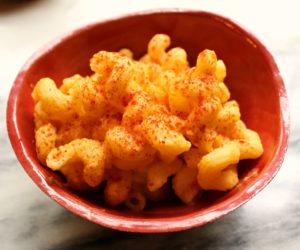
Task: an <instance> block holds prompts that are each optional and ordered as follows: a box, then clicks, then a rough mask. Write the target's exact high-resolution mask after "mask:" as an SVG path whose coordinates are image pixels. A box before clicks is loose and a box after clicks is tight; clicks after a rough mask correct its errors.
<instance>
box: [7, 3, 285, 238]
mask: <svg viewBox="0 0 300 250" xmlns="http://www.w3.org/2000/svg"><path fill="white" fill-rule="evenodd" d="M152 14H185V15H202V16H207V17H209V18H213V19H216V20H217V21H219V22H222V23H223V24H224V25H226V26H228V27H229V28H231V29H233V30H235V31H238V32H239V33H242V34H243V35H245V36H246V37H247V38H249V39H250V40H251V42H253V43H254V44H255V45H256V46H257V47H259V50H260V51H261V53H262V54H263V55H264V57H265V58H266V60H267V61H268V64H269V66H270V68H271V70H272V73H273V75H274V76H275V79H276V87H277V89H278V93H279V108H280V115H281V118H282V119H281V123H280V138H279V142H278V147H277V149H276V153H275V157H274V158H273V159H272V160H271V162H270V163H269V165H270V166H271V167H270V169H269V171H268V173H267V174H266V175H264V176H263V177H262V178H261V179H260V180H259V181H257V182H256V183H255V185H254V186H253V185H252V186H250V187H249V188H248V189H247V190H245V192H243V193H242V195H240V196H239V197H237V198H235V199H234V200H233V201H231V202H230V203H228V202H227V203H226V202H224V204H223V205H222V206H219V207H218V208H217V209H212V210H211V211H209V212H208V213H206V214H205V215H201V214H200V213H193V215H192V216H189V215H187V216H179V217H175V218H170V219H165V220H164V221H161V220H160V219H159V218H158V219H156V218H155V219H152V218H151V219H150V220H149V221H148V220H147V219H135V218H130V217H125V216H124V217H122V216H117V215H112V214H107V213H106V211H105V209H102V210H97V211H94V210H93V209H91V208H86V206H84V205H83V204H78V203H76V202H75V201H73V200H70V199H68V198H65V197H63V196H62V195H61V194H59V193H58V192H56V190H54V189H53V188H52V187H51V186H50V185H49V184H48V183H47V181H46V180H45V179H44V178H43V176H42V174H41V173H40V172H39V171H38V169H35V167H34V163H33V161H32V160H31V159H30V157H29V156H28V154H27V150H26V148H25V146H24V144H23V143H22V138H21V137H20V132H19V128H18V122H17V121H18V117H17V115H16V114H17V112H16V110H17V103H18V98H19V97H18V93H19V90H20V89H21V86H22V83H23V78H24V76H25V72H26V71H27V70H28V69H29V68H30V67H31V65H32V64H33V63H34V62H35V61H36V60H37V59H39V58H40V57H42V56H43V55H44V54H45V53H47V52H49V51H50V50H52V49H54V48H55V47H56V46H57V45H59V44H60V43H61V42H64V41H66V40H67V39H69V38H70V37H72V36H75V35H77V34H79V33H81V32H84V31H86V30H89V29H92V28H94V27H96V26H98V25H101V24H105V23H109V22H113V21H117V20H121V19H124V18H130V17H133V16H148V15H152ZM6 123H7V131H8V135H9V138H10V142H11V144H12V147H13V150H14V152H15V154H16V156H17V158H18V160H19V162H20V163H21V165H22V167H23V168H24V170H25V171H26V172H27V174H28V175H29V176H30V177H31V178H32V180H33V181H34V182H35V183H36V184H37V185H38V187H39V188H40V189H41V190H42V191H43V192H44V193H46V194H47V195H48V196H49V197H50V198H52V199H53V200H55V201H56V202H57V203H59V204H60V205H62V206H63V207H65V208H66V209H67V210H69V211H71V212H73V213H75V214H77V215H79V216H81V217H83V218H85V219H87V220H89V221H92V222H94V223H97V224H99V225H102V226H105V227H108V228H112V229H116V230H121V231H127V232H143V233H161V232H174V231H180V230H185V229H189V228H192V227H196V226H201V225H204V224H206V223H208V222H211V221H214V220H216V219H218V218H219V217H221V216H223V215H225V214H228V213H229V212H231V211H233V210H235V209H236V208H238V207H240V206H241V205H243V204H244V203H246V202H247V201H249V200H250V199H251V198H252V197H253V196H255V195H256V194H257V193H258V192H260V191H261V190H262V189H263V188H264V187H265V186H266V185H267V184H268V183H269V182H270V181H271V180H272V179H273V178H274V177H275V175H276V174H277V172H278V171H279V169H280V167H281V165H282V162H283V159H284V156H285V152H286V150H287V147H288V137H289V130H290V115H289V108H288V99H287V94H286V90H285V86H284V82H283V79H282V77H281V75H280V73H279V70H278V67H277V65H276V63H275V60H274V58H273V57H272V55H271V54H270V52H269V51H268V50H267V48H266V47H265V46H264V45H263V44H262V43H261V42H260V41H259V40H258V38H256V37H255V36H254V35H253V34H252V33H251V32H249V31H248V30H247V29H246V28H245V27H243V26H242V25H240V24H238V23H237V22H236V21H233V20H232V19H230V18H228V17H225V16H223V15H220V14H215V13H213V12H210V11H202V10H190V9H185V8H163V9H151V10H145V11H138V12H132V13H128V14H125V15H120V16H117V17H113V18H109V19H105V20H102V21H97V22H93V23H90V24H87V25H83V26H81V27H79V28H77V29H75V30H72V31H69V32H66V33H64V34H63V35H60V36H58V37H57V38H55V39H54V40H52V41H50V42H48V43H46V44H45V45H44V46H42V47H41V48H39V49H38V50H37V51H36V52H35V53H34V54H33V55H32V56H31V57H30V58H29V59H28V60H27V62H26V63H25V64H24V65H23V67H22V68H21V70H20V71H19V73H18V75H17V77H16V79H15V81H14V83H13V85H12V88H11V91H10V94H9V98H8V102H7V113H6Z"/></svg>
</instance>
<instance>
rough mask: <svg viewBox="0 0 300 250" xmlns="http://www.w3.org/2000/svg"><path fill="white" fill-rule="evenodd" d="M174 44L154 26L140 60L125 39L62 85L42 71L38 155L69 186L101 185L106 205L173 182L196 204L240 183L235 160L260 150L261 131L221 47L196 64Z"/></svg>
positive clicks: (37, 92)
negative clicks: (234, 86) (236, 96)
mask: <svg viewBox="0 0 300 250" xmlns="http://www.w3.org/2000/svg"><path fill="white" fill-rule="evenodd" d="M170 45H171V39H170V37H169V36H168V35H165V34H156V35H155V36H154V37H152V38H151V40H150V41H149V44H148V48H147V49H148V51H147V54H145V55H144V56H142V57H141V58H140V59H139V60H135V59H134V54H133V52H132V51H131V50H129V49H127V48H122V49H121V50H120V51H119V52H108V51H99V52H98V53H96V54H94V55H93V57H92V58H91V60H90V67H91V70H92V71H93V74H92V75H90V76H81V75H79V74H76V75H74V76H71V77H69V78H66V79H64V80H63V81H62V84H61V85H60V87H58V85H56V83H55V82H54V81H53V80H52V79H50V78H42V79H40V80H39V81H38V82H37V84H36V85H35V87H34V89H33V91H32V98H33V100H34V103H35V107H34V119H35V142H36V152H37V158H38V159H39V161H40V162H41V163H42V164H43V165H45V166H47V167H48V168H50V169H52V170H53V171H60V172H61V173H62V174H63V175H64V176H65V177H66V180H67V185H68V186H69V187H70V188H72V189H74V190H77V191H88V190H94V191H97V192H100V190H102V189H103V190H104V191H103V192H104V200H105V202H106V203H107V204H108V205H110V206H118V205H121V204H124V205H125V206H127V207H128V209H130V210H133V211H141V210H143V209H145V207H147V202H148V200H150V201H153V202H159V201H162V200H164V199H167V197H168V196H169V194H170V192H171V191H172V190H173V192H174V193H175V194H176V195H177V197H178V198H179V199H180V200H181V201H182V202H183V203H185V204H188V205H190V204H193V203H195V202H197V200H198V199H200V198H201V194H202V193H203V192H204V191H205V190H218V191H227V190H230V189H232V188H234V187H235V186H236V185H237V183H238V181H239V178H238V163H239V161H240V160H243V159H255V158H258V157H260V156H261V155H262V153H263V146H262V143H261V140H260V137H259V135H258V133H256V132H255V131H253V130H250V129H249V128H247V126H246V125H245V124H244V123H243V121H242V120H241V113H240V109H239V104H238V103H237V102H236V101H235V100H230V91H229V89H228V87H227V86H226V84H225V83H224V80H225V77H226V74H227V72H226V66H225V63H224V62H223V61H222V60H219V59H218V58H217V55H216V53H215V52H214V51H213V50H208V49H206V50H203V51H202V52H200V53H199V55H198V57H197V62H196V65H195V66H194V67H191V66H190V65H189V62H188V60H187V53H186V51H185V50H184V49H183V48H180V47H175V48H171V49H169V50H168V47H169V46H170ZM102 187H103V188H102Z"/></svg>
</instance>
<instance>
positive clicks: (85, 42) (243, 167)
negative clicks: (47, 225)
mask: <svg viewBox="0 0 300 250" xmlns="http://www.w3.org/2000/svg"><path fill="white" fill-rule="evenodd" d="M156 33H166V34H168V35H170V37H171V39H172V47H174V46H181V47H183V48H184V49H185V50H186V51H187V54H188V56H189V60H190V62H191V64H192V65H193V64H194V63H195V59H196V57H197V55H198V53H199V52H200V51H201V50H203V49H205V48H208V49H213V50H215V51H216V53H217V55H218V57H219V58H221V59H223V60H224V62H225V64H226V66H227V72H228V76H227V78H226V81H225V82H226V83H227V85H228V86H229V89H230V91H231V93H232V98H233V99H236V100H237V101H238V102H239V104H240V108H241V113H242V119H243V120H244V121H245V122H246V124H247V126H248V127H249V128H251V129H254V130H256V131H257V132H258V133H259V134H260V136H261V139H262V142H263V145H264V149H265V152H264V154H263V156H262V157H261V158H260V159H258V160H249V161H243V162H241V163H240V166H239V176H240V183H239V184H238V186H237V187H235V188H234V189H233V190H231V191H230V192H227V193H221V192H206V193H205V195H204V196H203V199H202V200H201V201H199V202H198V203H197V204H195V205H193V206H185V205H183V204H181V203H180V202H179V201H178V200H176V199H170V200H168V201H166V202H163V203H162V204H150V206H149V207H148V208H147V209H146V210H145V211H144V212H142V213H132V212H130V211H128V210H126V209H125V208H124V207H118V208H110V207H108V206H106V205H104V204H103V203H102V201H101V200H102V199H101V195H99V194H91V195H84V194H78V193H75V192H72V191H70V190H68V189H67V188H66V187H65V185H64V183H63V180H62V179H61V177H60V176H58V175H57V174H56V173H54V172H52V171H50V170H49V169H47V168H45V167H43V166H42V165H41V164H40V163H39V162H38V160H37V156H36V152H35V144H34V133H33V131H34V127H33V101H32V98H31V91H32V88H33V86H34V84H35V83H36V82H37V81H38V80H39V79H40V78H42V77H46V76H48V77H51V78H53V79H54V80H55V81H56V82H57V83H60V82H61V80H62V79H63V78H65V77H69V76H71V75H73V74H75V73H80V74H83V75H85V74H88V73H90V70H89V58H91V56H92V55H93V54H94V53H95V52H97V51H99V50H109V51H116V50H119V49H120V48H124V47H127V48H130V49H131V50H132V51H134V53H135V57H136V58H139V57H140V56H141V55H142V54H144V53H145V52H146V48H147V42H148V41H149V39H150V38H151V37H152V36H153V35H154V34H156ZM7 127H8V132H9V137H10V140H11V143H12V146H13V148H14V150H15V153H16V155H17V157H18V159H19V161H20V162H21V164H22V166H23V168H24V169H25V170H26V172H27V173H28V175H29V176H30V177H31V178H32V179H33V181H34V182H35V183H36V184H37V185H38V186H39V187H40V188H41V189H42V190H43V191H44V192H45V193H46V194H47V195H49V196H50V197H51V198H52V199H54V200H55V201H57V202H58V203H59V204H61V205H62V206H64V207H65V208H66V209H68V210H70V211H72V212H73V213H75V214H78V215H80V216H82V217H83V218H86V219H88V220H90V221H93V222H95V223H98V224H100V225H103V226H106V227H110V228H114V229H117V230H123V231H131V232H170V231H179V230H184V229H188V228H191V227H195V226H200V225H203V224H205V223H207V222H209V221H212V220H215V219H217V218H219V217H221V216H223V215H225V214H227V213H228V212H230V211H232V210H234V209H236V208H237V207H239V206H240V205H242V204H243V203H245V202H246V201H248V200H249V199H251V198H252V197H253V196H254V195H255V194H257V193H258V192H259V191H260V190H261V189H263V188H264V187H265V186H266V185H267V184H268V183H269V182H270V181H271V179H272V178H273V177H274V175H275V174H276V173H277V171H278V169H279V167H280V165H281V164H282V161H283V158H284V154H285V151H286V148H287V140H288V132H289V112H288V107H287V97H286V91H285V88H284V84H283V81H282V78H281V76H280V74H279V71H278V68H277V66H276V64H275V62H274V59H273V58H272V56H271V55H270V53H269V52H268V51H267V50H266V48H265V47H264V46H263V45H262V44H261V43H260V42H259V40H258V39H257V38H255V37H254V36H253V35H252V34H250V33H249V32H247V31H246V30H245V29H243V28H241V27H240V26H239V25H237V24H236V23H234V22H233V21H231V20H229V19H228V18H225V17H221V16H219V15H215V14H212V13H207V12H202V11H187V10H158V11H150V12H143V13H135V14H132V15H128V16H123V17H120V18H116V19H111V20H108V21H104V22H99V23H95V24H92V25H88V26H85V27H83V28H80V29H77V30H75V31H73V32H71V33H68V34H66V35H64V36H62V37H59V38H57V39H56V40H54V41H53V42H50V43H49V44H47V45H46V46H44V47H43V48H41V49H39V50H38V51H37V52H36V53H35V54H34V55H33V56H32V57H31V58H30V59H29V60H28V61H27V63H26V64H25V65H24V66H23V68H22V69H21V70H20V73H19V74H18V76H17V78H16V80H15V82H14V84H13V87H12V90H11V93H10V97H9V100H8V107H7Z"/></svg>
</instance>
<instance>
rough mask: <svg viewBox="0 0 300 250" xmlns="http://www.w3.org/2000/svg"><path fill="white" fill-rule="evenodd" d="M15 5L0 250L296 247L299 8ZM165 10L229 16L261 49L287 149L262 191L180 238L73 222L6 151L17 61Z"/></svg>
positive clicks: (51, 1)
mask: <svg viewBox="0 0 300 250" xmlns="http://www.w3.org/2000/svg"><path fill="white" fill-rule="evenodd" d="M8 2H10V3H11V2H13V3H11V4H8ZM18 2H20V1H16V0H15V1H12V0H6V1H4V0H0V90H1V91H0V249H2V250H10V249H25V250H26V249H31V250H34V249H42V250H47V249H121V248H122V249H143V250H147V249H181V250H190V249H210V250H217V249H232V250H235V249H246V250H254V249H255V250H257V249H259V250H261V249H262V250H266V249H272V250H277V249H278V250H279V249H280V250H281V249H289V250H298V249H300V167H299V165H300V155H299V154H300V115H299V113H298V112H299V109H300V98H299V95H300V70H299V69H300V29H299V24H300V15H299V14H298V12H299V9H300V3H299V1H297V0H294V1H293V0H285V1H283V0H281V1H268V0H265V1H260V0H251V1H239V0H226V1H218V0H202V1H195V0H193V1H171V0H164V1H155V0H152V1H142V0H139V1H137V0H136V1H128V0H119V1H114V0H110V1H105V4H104V1H96V0H87V1H83V0H81V1H80V0H77V1H76V0H31V1H29V0H27V1H26V0H24V1H21V3H18ZM164 7H183V8H192V9H203V10H210V11H213V12H216V13H219V14H223V15H226V16H229V17H231V18H232V19H234V20H236V21H238V22H239V23H241V24H242V25H244V26H245V27H248V28H249V29H250V30H251V31H252V32H253V33H254V34H256V35H257V36H258V37H259V38H260V39H261V40H262V41H263V43H264V44H265V45H266V46H267V47H268V48H269V50H270V51H271V53H272V54H273V55H274V57H275V60H276V61H277V63H278V66H279V68H280V71H281V73H282V76H283V78H284V81H285V84H286V88H287V92H288V97H289V105H290V112H291V136H290V142H289V149H288V152H287V154H286V158H285V161H284V164H283V166H282V168H281V170H280V171H279V173H278V175H277V176H276V177H275V179H274V180H273V181H272V182H271V184H270V185H269V186H268V187H267V188H265V189H264V190H263V191H262V192H261V193H259V194H258V195H257V196H256V197H254V198H253V199H252V200H251V201H249V202H248V203H247V204H246V205H244V206H242V207H241V208H239V209H237V210H236V211H234V212H232V213H231V214H229V215H227V216H225V217H223V218H221V219H219V220H217V221H215V222H213V223H210V224H207V225H205V226H202V227H198V228H194V229H191V230H187V231H183V232H177V233H165V234H133V233H123V232H118V231H114V230H110V229H106V228H103V227H100V226H98V225H95V224H93V223H91V222H89V221H86V220H84V219H81V218H80V217H78V216H76V215H73V214H72V213H70V212H68V211H66V210H65V209H64V208H63V207H61V206H60V205H58V204H56V203H55V202H54V201H52V200H51V199H50V198H48V197H47V196H46V195H45V194H43V193H42V192H41V191H40V190H39V189H38V187H37V186H36V185H35V184H34V183H33V182H32V181H31V179H30V178H29V177H28V176H27V174H26V173H25V171H23V169H22V167H21V166H20V164H19V162H18V161H17V159H16V157H15V154H14V152H13V151H12V148H11V146H10V142H9V139H8V136H7V132H6V122H5V115H6V101H7V97H8V94H9V90H10V88H11V85H12V82H13V80H14V78H15V76H16V74H17V73H18V70H19V69H20V67H21V66H22V65H23V63H24V62H25V61H26V59H27V58H28V57H29V56H30V55H31V54H32V53H33V52H34V51H35V50H36V49H37V48H39V47H40V46H42V45H43V44H44V43H46V42H47V41H49V40H51V39H53V38H54V37H56V36H57V35H59V34H61V33H63V32H66V31H69V30H72V29H74V28H76V27H78V26H81V25H84V24H87V23H90V22H93V21H97V20H101V19H105V18H107V17H113V16H116V15H119V14H122V13H128V12H132V11H136V10H144V9H149V8H164Z"/></svg>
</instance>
